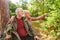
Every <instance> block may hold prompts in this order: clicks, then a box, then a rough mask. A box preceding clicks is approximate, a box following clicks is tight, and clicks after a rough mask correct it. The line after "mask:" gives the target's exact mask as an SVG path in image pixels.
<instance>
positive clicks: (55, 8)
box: [9, 0, 60, 40]
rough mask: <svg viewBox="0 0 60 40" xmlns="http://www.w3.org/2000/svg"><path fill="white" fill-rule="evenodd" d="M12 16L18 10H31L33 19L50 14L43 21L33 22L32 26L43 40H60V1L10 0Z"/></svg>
mask: <svg viewBox="0 0 60 40" xmlns="http://www.w3.org/2000/svg"><path fill="white" fill-rule="evenodd" d="M9 8H10V15H11V16H13V15H15V9H16V8H23V9H24V10H29V11H30V14H31V16H32V17H37V16H40V15H42V14H44V13H48V17H45V19H43V20H38V21H33V22H32V26H33V29H34V30H35V31H36V33H37V35H38V36H39V37H40V38H41V39H42V40H60V39H59V38H60V0H9Z"/></svg>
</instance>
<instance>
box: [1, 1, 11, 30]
mask: <svg viewBox="0 0 60 40" xmlns="http://www.w3.org/2000/svg"><path fill="white" fill-rule="evenodd" d="M9 17H10V16H9V6H8V0H0V31H1V30H3V29H4V28H5V25H6V23H7V21H8V20H9Z"/></svg>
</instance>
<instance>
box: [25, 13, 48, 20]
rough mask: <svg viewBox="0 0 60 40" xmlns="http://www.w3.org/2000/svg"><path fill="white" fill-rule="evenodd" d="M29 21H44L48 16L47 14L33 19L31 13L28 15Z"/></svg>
mask: <svg viewBox="0 0 60 40" xmlns="http://www.w3.org/2000/svg"><path fill="white" fill-rule="evenodd" d="M26 16H27V18H28V20H31V21H36V20H41V19H44V18H45V17H46V16H48V14H47V13H45V14H43V15H41V16H38V17H31V16H30V14H29V13H27V14H26Z"/></svg>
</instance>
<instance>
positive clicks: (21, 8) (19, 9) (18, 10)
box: [15, 8, 23, 13]
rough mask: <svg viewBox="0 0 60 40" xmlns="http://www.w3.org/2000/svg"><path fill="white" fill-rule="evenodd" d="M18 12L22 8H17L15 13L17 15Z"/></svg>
mask: <svg viewBox="0 0 60 40" xmlns="http://www.w3.org/2000/svg"><path fill="white" fill-rule="evenodd" d="M19 10H23V9H22V8H17V9H16V10H15V12H16V13H17V12H18V11H19Z"/></svg>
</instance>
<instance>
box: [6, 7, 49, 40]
mask: <svg viewBox="0 0 60 40" xmlns="http://www.w3.org/2000/svg"><path fill="white" fill-rule="evenodd" d="M33 14H34V13H33ZM47 15H48V14H47V13H45V14H43V15H41V16H38V17H31V16H30V12H29V11H28V10H23V9H22V8H17V9H16V24H17V29H16V31H17V33H18V35H19V36H20V39H21V40H36V39H39V37H38V36H37V35H36V34H35V33H34V32H33V31H31V30H32V29H31V28H30V27H28V29H29V30H28V31H27V30H26V28H25V24H24V22H23V20H22V17H26V19H27V20H28V21H29V22H31V21H36V20H40V19H43V18H45V17H46V16H47ZM14 17H15V16H12V17H11V18H10V21H11V22H14ZM9 38H11V35H9V34H6V39H9Z"/></svg>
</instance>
